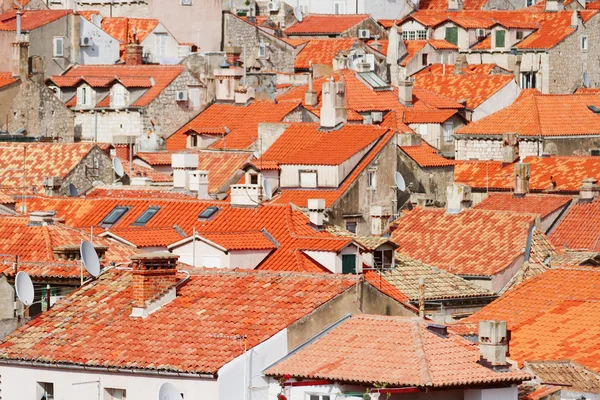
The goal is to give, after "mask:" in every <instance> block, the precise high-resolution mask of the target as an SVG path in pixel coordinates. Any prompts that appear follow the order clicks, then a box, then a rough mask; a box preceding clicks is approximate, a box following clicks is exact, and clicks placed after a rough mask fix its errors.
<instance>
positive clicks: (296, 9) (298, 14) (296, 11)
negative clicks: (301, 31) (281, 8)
mask: <svg viewBox="0 0 600 400" xmlns="http://www.w3.org/2000/svg"><path fill="white" fill-rule="evenodd" d="M294 17H296V19H297V20H298V22H302V18H303V17H302V11H300V7H294Z"/></svg>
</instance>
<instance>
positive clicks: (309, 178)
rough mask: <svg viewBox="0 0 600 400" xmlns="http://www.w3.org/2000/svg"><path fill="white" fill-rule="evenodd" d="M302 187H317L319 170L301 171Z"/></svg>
mask: <svg viewBox="0 0 600 400" xmlns="http://www.w3.org/2000/svg"><path fill="white" fill-rule="evenodd" d="M300 187H308V188H316V187H317V171H300Z"/></svg>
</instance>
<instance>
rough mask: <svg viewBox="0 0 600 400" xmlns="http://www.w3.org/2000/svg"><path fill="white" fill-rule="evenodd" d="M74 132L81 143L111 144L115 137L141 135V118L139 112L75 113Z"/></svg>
mask: <svg viewBox="0 0 600 400" xmlns="http://www.w3.org/2000/svg"><path fill="white" fill-rule="evenodd" d="M75 130H76V132H77V137H78V138H80V139H81V140H83V141H92V142H99V143H113V139H114V137H115V136H117V135H141V134H142V132H143V127H142V117H141V115H140V112H139V111H129V112H128V111H125V110H119V111H116V110H108V111H107V112H105V113H103V112H87V111H83V112H77V113H75Z"/></svg>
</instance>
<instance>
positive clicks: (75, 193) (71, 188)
mask: <svg viewBox="0 0 600 400" xmlns="http://www.w3.org/2000/svg"><path fill="white" fill-rule="evenodd" d="M77 196H79V191H78V190H77V186H75V185H74V184H72V183H69V197H77Z"/></svg>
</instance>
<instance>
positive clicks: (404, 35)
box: [402, 31, 408, 40]
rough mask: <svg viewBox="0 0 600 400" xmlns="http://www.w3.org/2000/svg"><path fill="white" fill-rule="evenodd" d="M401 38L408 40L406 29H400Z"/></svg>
mask: <svg viewBox="0 0 600 400" xmlns="http://www.w3.org/2000/svg"><path fill="white" fill-rule="evenodd" d="M402 40H408V31H402Z"/></svg>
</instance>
